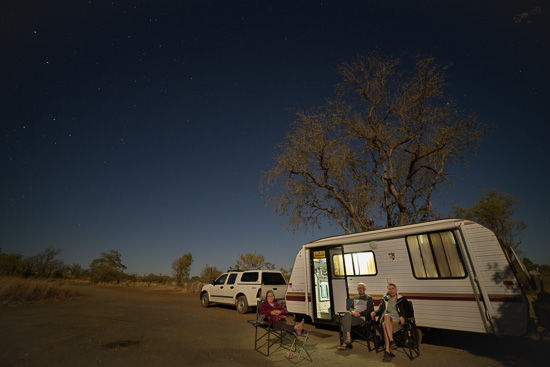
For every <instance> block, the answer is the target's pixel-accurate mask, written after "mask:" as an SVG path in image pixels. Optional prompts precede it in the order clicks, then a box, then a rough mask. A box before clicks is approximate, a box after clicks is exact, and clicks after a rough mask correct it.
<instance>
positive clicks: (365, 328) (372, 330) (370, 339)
mask: <svg viewBox="0 0 550 367" xmlns="http://www.w3.org/2000/svg"><path fill="white" fill-rule="evenodd" d="M352 304H353V298H348V299H346V309H348V310H349V309H350V308H351V305H352ZM344 314H345V312H338V315H339V316H340V345H342V343H343V342H344V339H345V337H346V336H345V335H344V331H343V330H342V321H341V318H342V317H343V316H344ZM350 334H351V338H352V340H353V341H354V342H358V343H359V344H362V343H361V342H362V341H363V342H365V343H366V345H367V348H368V350H369V352H370V351H373V350H375V349H376V347H377V345H378V344H379V343H380V340H382V335H383V334H377V333H376V325H375V323H374V321H373V320H371V319H370V318H369V319H368V320H365V322H364V323H363V324H361V325H353V326H352V327H351V330H350ZM371 343H372V346H371Z"/></svg>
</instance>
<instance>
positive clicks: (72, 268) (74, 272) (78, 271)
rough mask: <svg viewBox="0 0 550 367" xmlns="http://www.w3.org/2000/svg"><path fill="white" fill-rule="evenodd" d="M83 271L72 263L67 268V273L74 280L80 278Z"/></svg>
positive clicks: (79, 266) (78, 265)
mask: <svg viewBox="0 0 550 367" xmlns="http://www.w3.org/2000/svg"><path fill="white" fill-rule="evenodd" d="M82 272H83V269H82V266H81V265H80V264H76V263H73V264H72V265H70V266H68V267H67V273H69V274H71V275H72V276H73V277H74V278H75V279H78V278H80V276H81V275H82Z"/></svg>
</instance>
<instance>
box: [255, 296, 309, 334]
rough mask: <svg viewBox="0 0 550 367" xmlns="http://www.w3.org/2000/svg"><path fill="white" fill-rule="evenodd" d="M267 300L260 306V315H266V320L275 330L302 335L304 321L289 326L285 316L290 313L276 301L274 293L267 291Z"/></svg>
mask: <svg viewBox="0 0 550 367" xmlns="http://www.w3.org/2000/svg"><path fill="white" fill-rule="evenodd" d="M265 299H266V300H265V301H264V302H263V303H262V305H261V306H260V310H259V311H258V314H260V315H264V317H265V318H266V319H269V322H270V324H271V325H272V327H273V330H286V331H290V332H295V333H296V334H297V335H302V325H303V324H304V320H302V321H300V322H299V323H297V324H296V325H290V324H287V322H286V319H285V318H284V317H283V315H286V314H287V313H288V311H287V309H286V308H284V307H283V306H282V305H281V304H280V303H279V302H277V301H275V295H274V294H273V291H267V293H266V294H265Z"/></svg>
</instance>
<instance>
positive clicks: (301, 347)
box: [248, 301, 313, 363]
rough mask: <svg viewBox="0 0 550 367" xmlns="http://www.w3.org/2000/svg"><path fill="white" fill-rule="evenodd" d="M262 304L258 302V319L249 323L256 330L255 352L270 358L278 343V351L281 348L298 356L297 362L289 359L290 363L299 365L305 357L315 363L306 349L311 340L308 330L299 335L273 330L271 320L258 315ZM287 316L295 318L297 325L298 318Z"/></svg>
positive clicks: (293, 332) (292, 332)
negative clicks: (286, 343) (287, 342)
mask: <svg viewBox="0 0 550 367" xmlns="http://www.w3.org/2000/svg"><path fill="white" fill-rule="evenodd" d="M261 304H262V301H258V302H257V307H256V319H255V320H248V323H250V324H251V325H252V326H254V328H255V329H256V331H255V336H254V350H256V351H258V352H260V353H262V354H263V355H265V356H269V354H270V351H271V349H272V346H273V345H274V344H277V343H278V344H279V346H278V347H277V349H276V350H278V349H279V348H284V349H287V350H288V351H289V352H292V353H294V354H295V355H297V356H298V358H296V360H293V359H289V360H290V361H292V362H294V363H298V362H299V361H300V360H301V359H302V357H303V358H304V359H307V360H309V361H310V362H313V360H312V359H311V355H310V354H309V352H308V351H307V349H306V348H305V347H306V345H307V340H308V338H309V332H308V331H307V330H302V333H301V334H300V335H298V334H297V333H296V332H295V331H288V330H275V329H273V327H272V326H271V325H270V322H269V320H264V318H263V315H259V314H258V312H259V310H260V306H261ZM287 315H290V316H292V317H294V323H296V317H295V316H294V315H293V314H287ZM285 340H287V341H289V343H290V346H286V345H285V343H284V341H285ZM304 352H305V354H304Z"/></svg>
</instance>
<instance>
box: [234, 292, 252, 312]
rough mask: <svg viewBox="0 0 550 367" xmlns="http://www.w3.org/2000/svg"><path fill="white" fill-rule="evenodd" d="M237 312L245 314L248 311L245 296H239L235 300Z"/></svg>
mask: <svg viewBox="0 0 550 367" xmlns="http://www.w3.org/2000/svg"><path fill="white" fill-rule="evenodd" d="M236 306H237V312H238V313H247V312H248V311H250V307H248V301H247V300H246V297H245V296H239V297H238V298H237V304H236Z"/></svg>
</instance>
